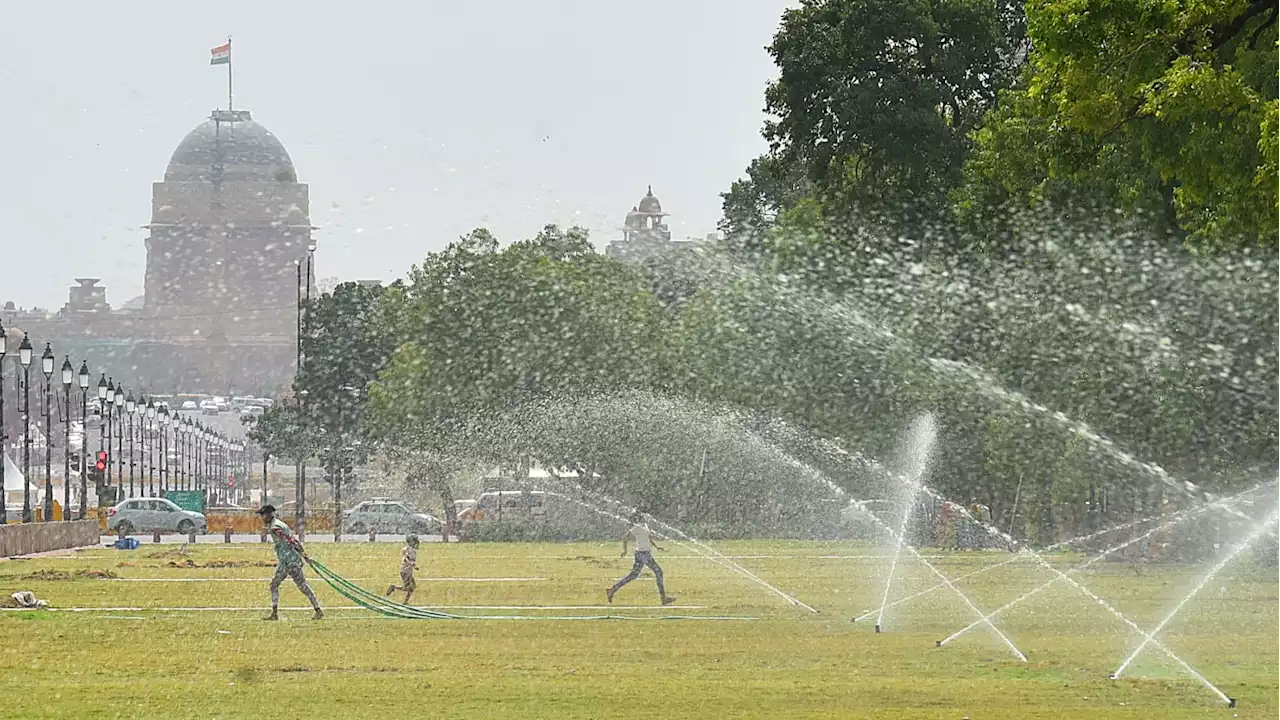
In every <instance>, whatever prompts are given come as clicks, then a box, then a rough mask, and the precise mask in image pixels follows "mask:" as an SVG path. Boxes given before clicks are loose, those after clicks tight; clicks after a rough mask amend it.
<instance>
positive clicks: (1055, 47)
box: [957, 0, 1280, 247]
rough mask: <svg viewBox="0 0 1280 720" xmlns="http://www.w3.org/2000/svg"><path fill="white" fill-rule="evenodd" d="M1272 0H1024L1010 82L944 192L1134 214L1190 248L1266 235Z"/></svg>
mask: <svg viewBox="0 0 1280 720" xmlns="http://www.w3.org/2000/svg"><path fill="white" fill-rule="evenodd" d="M1278 11H1280V6H1278V4H1277V3H1276V2H1275V0H1187V1H1185V2H1165V1H1164V0H1105V1H1104V0H1030V1H1029V2H1028V3H1027V5H1026V13H1027V26H1028V35H1029V37H1030V39H1031V41H1032V46H1033V50H1032V52H1031V55H1030V59H1029V64H1028V67H1027V70H1026V74H1025V77H1024V78H1023V81H1022V83H1021V85H1020V87H1019V88H1018V89H1017V90H1015V91H1010V92H1008V93H1006V94H1005V95H1004V96H1003V97H1002V98H1001V102H1000V105H999V107H998V108H996V109H995V110H994V111H992V112H991V114H990V115H989V117H988V118H987V119H986V121H985V123H984V124H983V127H982V128H981V129H979V130H978V131H977V132H976V133H975V135H974V138H975V141H976V143H977V150H976V151H975V153H974V154H973V156H972V157H971V158H970V160H969V164H968V167H967V169H966V176H967V182H966V185H965V187H964V189H963V190H961V191H959V192H958V193H957V198H958V200H959V203H960V206H961V208H962V209H964V210H966V211H968V212H971V213H981V212H982V211H984V210H986V209H987V208H990V207H992V206H999V205H1001V204H1003V203H1005V202H1007V201H1009V200H1014V201H1017V202H1021V203H1032V204H1035V203H1038V202H1042V201H1045V200H1054V199H1061V198H1063V197H1064V196H1065V197H1074V198H1077V199H1078V198H1081V197H1083V198H1085V199H1088V200H1090V201H1096V202H1099V203H1102V204H1105V205H1111V206H1116V205H1118V206H1120V207H1123V208H1126V209H1128V210H1139V211H1145V212H1147V213H1149V214H1150V215H1152V216H1153V217H1154V218H1156V219H1157V220H1158V221H1160V222H1162V223H1163V224H1164V226H1165V227H1166V228H1167V229H1169V230H1171V231H1173V232H1175V233H1177V234H1186V235H1189V236H1190V240H1191V241H1192V242H1193V243H1194V244H1195V245H1197V246H1200V247H1213V246H1219V245H1224V244H1225V245H1230V244H1236V243H1240V242H1244V243H1247V244H1254V243H1261V244H1263V245H1265V246H1268V247H1274V246H1275V244H1276V237H1277V224H1276V211H1277V176H1276V162H1277V161H1276V155H1277V141H1276V136H1277V130H1276V116H1277V102H1276V100H1277V85H1276V77H1277V75H1276V72H1277V64H1276V16H1277V12H1278Z"/></svg>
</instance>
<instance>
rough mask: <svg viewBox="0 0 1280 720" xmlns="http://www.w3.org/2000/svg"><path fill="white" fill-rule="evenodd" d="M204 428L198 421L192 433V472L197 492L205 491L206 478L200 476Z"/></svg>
mask: <svg viewBox="0 0 1280 720" xmlns="http://www.w3.org/2000/svg"><path fill="white" fill-rule="evenodd" d="M203 435H204V428H203V426H202V425H200V421H199V420H197V421H196V425H195V427H194V428H192V431H191V463H192V468H191V469H192V471H193V475H194V479H195V488H194V489H195V490H200V491H202V490H204V476H202V475H201V474H200V446H201V445H202V444H203V440H204V439H203V437H202V436H203Z"/></svg>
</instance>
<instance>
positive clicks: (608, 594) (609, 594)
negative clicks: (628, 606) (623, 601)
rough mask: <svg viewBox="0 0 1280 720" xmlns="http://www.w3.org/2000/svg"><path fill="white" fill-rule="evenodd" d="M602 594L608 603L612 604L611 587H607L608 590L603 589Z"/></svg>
mask: <svg viewBox="0 0 1280 720" xmlns="http://www.w3.org/2000/svg"><path fill="white" fill-rule="evenodd" d="M604 596H605V597H606V598H608V600H609V604H610V605H612V604H613V588H609V589H608V590H605V591H604Z"/></svg>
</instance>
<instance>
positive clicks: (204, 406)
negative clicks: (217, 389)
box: [200, 400, 222, 415]
mask: <svg viewBox="0 0 1280 720" xmlns="http://www.w3.org/2000/svg"><path fill="white" fill-rule="evenodd" d="M220 412H222V410H221V409H220V408H219V407H218V403H216V402H214V401H212V400H205V401H204V402H202V403H200V414H201V415H217V414H218V413H220Z"/></svg>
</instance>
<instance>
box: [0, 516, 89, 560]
mask: <svg viewBox="0 0 1280 720" xmlns="http://www.w3.org/2000/svg"><path fill="white" fill-rule="evenodd" d="M101 537H102V530H101V527H100V526H99V525H98V522H97V521H96V520H72V521H70V522H47V523H25V524H20V525H4V526H0V556H3V557H14V556H16V555H30V554H32V553H40V552H48V551H50V550H65V549H67V548H78V547H88V546H90V545H97V544H98V541H99V540H100V539H101Z"/></svg>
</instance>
